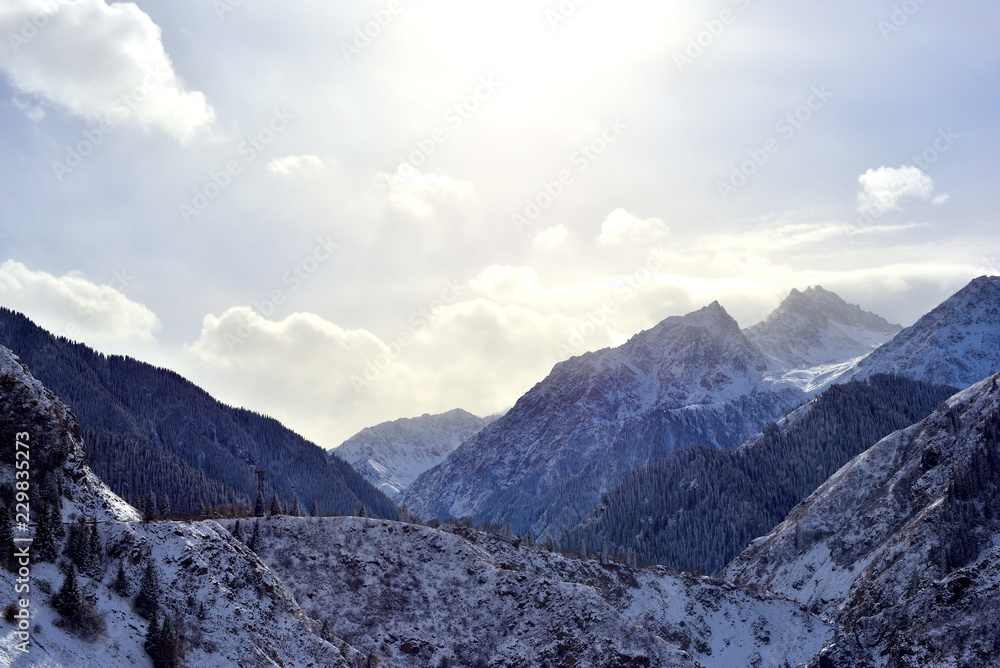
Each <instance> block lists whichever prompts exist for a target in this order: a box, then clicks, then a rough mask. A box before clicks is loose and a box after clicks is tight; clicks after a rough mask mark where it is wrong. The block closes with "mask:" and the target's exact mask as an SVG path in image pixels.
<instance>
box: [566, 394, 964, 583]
mask: <svg viewBox="0 0 1000 668" xmlns="http://www.w3.org/2000/svg"><path fill="white" fill-rule="evenodd" d="M955 391H956V389H955V388H949V387H942V386H935V385H930V384H928V383H922V382H919V381H912V380H909V379H906V378H901V377H890V376H874V377H873V378H871V379H870V380H868V381H865V382H852V383H845V384H843V385H835V386H833V387H831V388H829V389H828V390H826V392H824V393H823V394H821V395H820V396H819V397H817V398H816V399H813V400H812V401H811V402H810V403H809V404H807V405H806V406H803V407H802V408H800V409H798V410H797V411H796V412H795V413H793V414H792V415H791V416H789V418H786V419H782V420H780V421H779V422H778V423H777V424H775V423H771V424H768V425H767V426H766V427H765V428H764V431H763V433H762V434H760V435H758V436H756V437H754V438H753V439H751V440H750V441H749V442H748V443H746V444H744V445H743V446H741V447H740V448H738V449H736V450H725V451H722V450H718V449H716V448H711V447H708V446H695V447H692V448H689V449H685V450H682V451H680V452H677V453H675V454H673V455H671V456H669V457H666V458H664V459H661V460H659V461H656V462H653V463H651V464H649V465H648V466H643V467H639V468H637V469H635V470H634V471H632V472H631V473H629V474H628V475H627V476H625V478H624V479H623V480H622V481H621V482H620V483H619V484H618V485H617V486H616V487H615V488H614V489H613V490H611V491H609V492H608V493H607V494H605V495H604V497H603V499H602V503H601V505H600V506H598V508H597V509H596V510H595V511H594V512H593V513H592V514H591V515H590V516H588V517H587V518H586V519H585V520H584V521H583V522H581V523H580V525H579V526H578V527H576V528H575V529H573V530H572V531H570V532H568V533H567V535H566V536H564V537H563V539H562V541H561V542H562V544H564V545H578V544H579V543H580V541H581V540H583V541H585V542H586V543H587V545H589V546H590V547H591V549H597V547H598V546H599V545H600V544H601V543H602V541H603V542H606V543H607V544H608V545H609V546H610V548H611V549H612V550H613V551H616V552H619V551H624V550H626V549H631V550H635V551H636V552H637V553H638V554H639V556H641V557H642V558H644V559H646V560H648V561H652V562H657V563H664V564H670V565H672V566H677V567H681V568H690V569H694V568H697V569H701V570H704V571H706V572H709V573H714V572H715V571H717V570H718V569H720V568H722V567H723V566H725V565H726V564H727V563H728V562H729V561H731V560H732V559H733V558H734V557H736V556H737V555H738V554H739V553H740V551H742V550H743V549H744V548H745V547H746V545H747V544H748V543H749V542H750V541H751V540H752V539H753V538H755V537H757V536H759V535H761V534H762V533H764V532H766V531H768V530H769V529H770V528H772V527H773V526H774V525H775V524H777V523H778V522H780V521H781V520H782V519H784V517H785V516H786V515H787V514H788V512H789V511H790V510H791V509H792V508H793V507H795V505H796V504H797V503H798V502H799V501H801V500H802V499H803V498H805V497H806V496H808V495H809V494H810V493H812V492H813V491H814V490H815V489H816V488H817V487H819V485H820V484H822V483H823V482H824V481H825V480H826V479H827V478H828V477H829V476H831V475H832V474H833V473H834V472H836V470H837V469H839V468H840V467H841V466H843V465H844V464H845V463H847V462H848V461H850V460H851V458H853V457H854V456H856V455H857V454H859V453H861V452H863V451H864V450H866V449H868V448H869V447H871V445H872V444H874V443H876V442H877V441H878V440H880V439H881V438H883V437H885V436H887V435H888V434H890V433H892V432H894V431H896V430H898V429H902V428H904V427H908V426H909V425H911V424H913V423H914V422H917V421H918V420H920V419H922V418H924V417H926V416H927V415H928V414H929V413H930V412H931V411H933V410H934V408H935V407H936V406H937V405H938V404H939V403H940V402H941V401H943V400H944V399H946V398H948V397H949V396H951V395H952V394H954V393H955Z"/></svg>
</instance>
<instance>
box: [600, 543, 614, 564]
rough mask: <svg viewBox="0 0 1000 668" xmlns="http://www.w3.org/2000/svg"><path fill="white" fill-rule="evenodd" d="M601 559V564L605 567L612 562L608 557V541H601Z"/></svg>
mask: <svg viewBox="0 0 1000 668" xmlns="http://www.w3.org/2000/svg"><path fill="white" fill-rule="evenodd" d="M600 559H601V564H602V565H604V566H606V565H607V564H608V562H609V561H610V560H611V557H610V556H609V555H608V541H606V540H602V541H601V556H600Z"/></svg>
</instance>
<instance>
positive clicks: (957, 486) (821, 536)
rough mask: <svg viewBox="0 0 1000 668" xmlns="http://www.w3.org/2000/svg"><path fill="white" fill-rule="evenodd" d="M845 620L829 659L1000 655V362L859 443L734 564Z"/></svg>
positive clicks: (953, 659) (912, 661)
mask: <svg viewBox="0 0 1000 668" xmlns="http://www.w3.org/2000/svg"><path fill="white" fill-rule="evenodd" d="M725 576H726V577H727V578H728V579H731V580H733V581H735V582H740V583H744V584H754V585H757V586H760V587H762V588H765V589H768V590H771V591H774V592H778V593H781V594H783V595H785V596H788V597H790V598H792V599H795V600H797V601H799V602H801V603H802V604H804V605H806V606H808V607H809V608H810V609H811V610H814V611H815V612H817V613H818V614H819V615H820V616H822V617H823V618H824V619H826V620H827V621H829V622H831V623H835V624H837V625H838V626H839V627H840V629H841V630H840V632H838V635H837V640H836V643H835V644H834V645H833V646H831V647H829V648H827V650H826V651H825V657H824V662H821V663H820V665H821V666H858V667H862V666H893V667H896V666H905V667H910V666H912V667H914V668H916V667H918V666H920V667H923V666H956V667H958V666H962V667H964V666H990V665H997V664H996V659H997V657H998V656H1000V626H997V624H996V620H997V619H1000V596H998V595H997V592H998V590H1000V375H997V376H992V377H991V378H988V379H986V380H984V381H981V382H979V383H977V384H976V385H973V386H972V387H971V388H969V389H967V390H965V391H963V392H960V393H959V394H957V395H955V396H954V397H952V398H951V399H949V400H948V401H947V402H946V403H945V405H943V406H942V407H941V408H940V409H938V410H937V411H935V412H934V413H933V414H931V415H930V416H929V417H927V418H926V419H924V420H923V421H921V422H919V423H918V424H916V425H914V426H912V427H910V428H908V429H904V430H902V431H899V432H896V433H894V434H892V435H891V436H889V437H887V438H885V439H883V440H882V441H880V442H879V443H877V444H876V445H874V446H873V447H872V448H870V449H869V450H867V451H866V452H864V453H862V454H861V455H859V456H858V457H856V458H855V459H853V460H852V461H851V462H850V463H849V464H847V465H846V466H844V467H843V468H842V469H840V471H838V472H837V473H836V474H834V475H833V476H832V477H831V478H830V479H829V480H828V481H827V482H826V483H824V484H823V485H822V486H821V487H820V488H819V489H818V490H816V492H814V493H813V494H812V495H811V496H809V497H808V498H807V499H806V500H805V501H803V502H802V503H801V504H800V505H799V506H797V507H796V508H795V509H794V510H793V511H792V512H791V513H790V514H789V515H788V518H787V519H786V520H785V521H784V522H782V523H781V524H780V525H779V526H778V527H777V528H775V529H774V530H773V531H772V532H771V533H769V534H768V535H766V536H764V537H762V538H759V539H757V540H756V541H754V542H753V543H752V544H751V545H750V547H748V548H747V549H746V551H744V553H743V554H741V555H740V556H739V557H738V558H737V559H736V560H735V561H733V563H732V564H730V565H729V567H728V568H727V569H726V572H725Z"/></svg>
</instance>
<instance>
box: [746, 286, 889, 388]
mask: <svg viewBox="0 0 1000 668" xmlns="http://www.w3.org/2000/svg"><path fill="white" fill-rule="evenodd" d="M900 330H902V327H900V326H899V325H893V324H891V323H889V322H888V321H886V320H885V319H884V318H882V317H880V316H878V315H875V314H874V313H869V312H867V311H863V310H862V309H861V307H860V306H857V305H856V304H848V303H847V302H846V301H844V300H843V299H841V298H840V297H839V296H837V295H836V294H834V293H832V292H830V291H828V290H824V289H823V288H822V287H820V286H816V287H810V288H807V289H806V290H805V291H804V292H799V291H798V290H792V292H791V294H789V295H788V297H786V298H785V300H784V301H783V302H782V303H781V305H780V306H778V308H777V309H775V311H774V312H773V313H771V314H770V315H769V316H768V317H767V319H765V320H764V321H763V322H760V323H758V324H756V325H754V326H753V327H750V328H749V329H747V330H746V335H747V338H749V339H750V340H751V341H752V342H753V343H754V345H756V346H757V347H758V348H759V349H760V350H761V352H763V353H764V355H765V356H766V357H767V360H768V376H769V377H770V378H772V379H774V381H775V383H776V385H777V386H778V387H785V386H787V387H797V388H799V389H801V390H804V391H807V392H813V391H816V390H819V389H821V388H822V387H825V386H826V385H829V384H830V383H831V382H833V381H834V380H835V379H836V378H838V377H839V376H840V375H842V374H843V373H845V372H846V371H848V370H849V369H850V368H851V367H852V366H853V364H854V363H855V362H856V361H857V360H858V359H859V358H861V357H864V356H865V355H868V354H869V353H871V352H872V350H874V349H875V348H877V347H878V346H881V345H882V344H884V343H886V342H887V341H889V340H890V339H891V338H892V337H893V336H895V335H896V334H898V333H899V332H900Z"/></svg>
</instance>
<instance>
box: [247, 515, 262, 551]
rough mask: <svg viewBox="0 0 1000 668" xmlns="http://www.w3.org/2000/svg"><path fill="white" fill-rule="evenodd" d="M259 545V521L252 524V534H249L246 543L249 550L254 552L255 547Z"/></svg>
mask: <svg viewBox="0 0 1000 668" xmlns="http://www.w3.org/2000/svg"><path fill="white" fill-rule="evenodd" d="M259 544H260V520H254V522H253V533H252V534H250V542H249V543H247V547H249V548H250V549H251V550H254V551H256V550H257V546H258V545H259Z"/></svg>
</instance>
